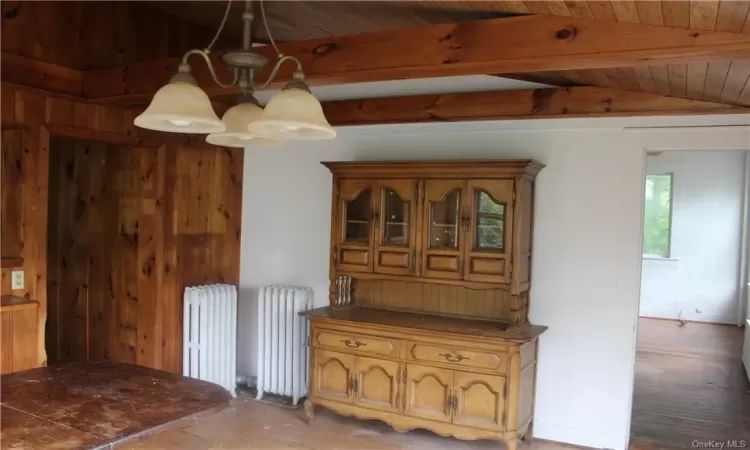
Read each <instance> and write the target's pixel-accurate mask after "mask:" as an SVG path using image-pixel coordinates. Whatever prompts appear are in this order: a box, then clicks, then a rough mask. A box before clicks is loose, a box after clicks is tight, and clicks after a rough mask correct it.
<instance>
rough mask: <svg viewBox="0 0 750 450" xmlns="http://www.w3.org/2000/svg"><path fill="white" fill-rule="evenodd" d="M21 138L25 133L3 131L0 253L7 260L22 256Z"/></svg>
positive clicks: (0, 170) (22, 142) (22, 139)
mask: <svg viewBox="0 0 750 450" xmlns="http://www.w3.org/2000/svg"><path fill="white" fill-rule="evenodd" d="M24 138H25V131H24V130H12V129H11V130H8V129H5V130H2V144H1V145H2V166H0V172H1V173H0V191H2V192H0V197H2V200H1V201H0V218H2V230H0V254H1V255H2V256H3V257H6V258H8V257H18V256H21V247H22V244H21V195H22V191H21V179H22V176H23V165H22V160H23V149H24Z"/></svg>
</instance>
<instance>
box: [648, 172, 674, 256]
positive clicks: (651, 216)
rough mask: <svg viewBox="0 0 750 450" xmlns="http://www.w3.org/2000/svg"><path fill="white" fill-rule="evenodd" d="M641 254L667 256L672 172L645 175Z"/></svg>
mask: <svg viewBox="0 0 750 450" xmlns="http://www.w3.org/2000/svg"><path fill="white" fill-rule="evenodd" d="M644 208H645V210H644V217H643V254H644V255H646V256H657V257H662V258H668V257H669V244H670V233H671V228H672V174H671V173H668V174H663V175H646V202H645V206H644Z"/></svg>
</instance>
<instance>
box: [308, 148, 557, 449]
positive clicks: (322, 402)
mask: <svg viewBox="0 0 750 450" xmlns="http://www.w3.org/2000/svg"><path fill="white" fill-rule="evenodd" d="M324 165H325V166H326V167H328V168H329V170H330V171H331V172H332V174H333V192H332V203H333V204H332V213H331V225H332V226H331V252H330V277H331V285H330V286H331V288H330V298H329V300H330V306H328V307H324V308H318V309H315V310H312V311H308V312H306V313H304V314H305V315H306V316H307V317H308V318H309V319H310V322H311V330H310V345H311V348H312V349H311V351H312V357H311V358H310V376H309V389H308V391H309V398H308V400H307V402H306V403H305V409H306V411H307V414H308V417H309V419H310V420H312V417H313V409H314V405H319V406H324V407H326V408H329V409H331V410H333V411H335V412H337V413H340V414H346V415H352V416H355V417H359V418H363V419H380V420H383V421H385V422H387V423H388V424H390V425H391V426H393V427H394V428H395V429H397V430H401V431H405V430H410V429H414V428H425V429H429V430H432V431H434V432H436V433H439V434H442V435H452V436H455V437H458V438H460V439H497V440H502V441H504V442H505V443H506V445H507V446H508V448H509V449H511V450H514V449H515V448H516V447H517V445H518V439H520V438H524V439H526V438H528V439H530V438H531V435H532V420H533V408H534V394H535V384H536V355H537V341H538V338H539V335H540V334H541V333H543V332H544V331H545V330H546V327H543V326H534V325H531V324H529V323H528V307H529V295H528V293H529V288H530V286H531V278H530V273H531V270H530V265H531V242H532V223H533V194H534V180H535V177H536V175H537V173H538V172H539V171H540V170H541V169H542V168H543V167H544V166H543V165H542V164H540V163H538V162H536V161H532V160H486V161H466V160H462V161H439V162H433V161H405V162H334V163H324Z"/></svg>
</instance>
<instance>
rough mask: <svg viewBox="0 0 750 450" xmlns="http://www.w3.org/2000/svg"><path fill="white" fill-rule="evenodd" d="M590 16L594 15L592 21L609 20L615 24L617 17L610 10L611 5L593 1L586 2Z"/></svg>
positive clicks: (597, 0) (596, 0) (605, 2)
mask: <svg viewBox="0 0 750 450" xmlns="http://www.w3.org/2000/svg"><path fill="white" fill-rule="evenodd" d="M586 3H587V5H588V7H589V10H590V11H591V14H593V15H594V19H597V20H609V21H611V22H616V21H617V17H616V16H615V12H614V11H613V10H612V4H611V3H610V2H608V1H600V0H594V1H589V2H586Z"/></svg>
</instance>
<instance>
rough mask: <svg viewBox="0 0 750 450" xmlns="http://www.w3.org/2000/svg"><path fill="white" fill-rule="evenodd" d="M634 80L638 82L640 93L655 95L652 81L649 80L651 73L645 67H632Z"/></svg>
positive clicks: (655, 91) (654, 86)
mask: <svg viewBox="0 0 750 450" xmlns="http://www.w3.org/2000/svg"><path fill="white" fill-rule="evenodd" d="M633 71H634V72H635V78H636V79H637V80H638V86H640V88H641V91H643V92H648V93H652V94H655V93H657V90H656V85H655V84H654V80H653V79H652V78H651V71H650V70H649V68H648V67H647V66H641V67H633Z"/></svg>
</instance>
